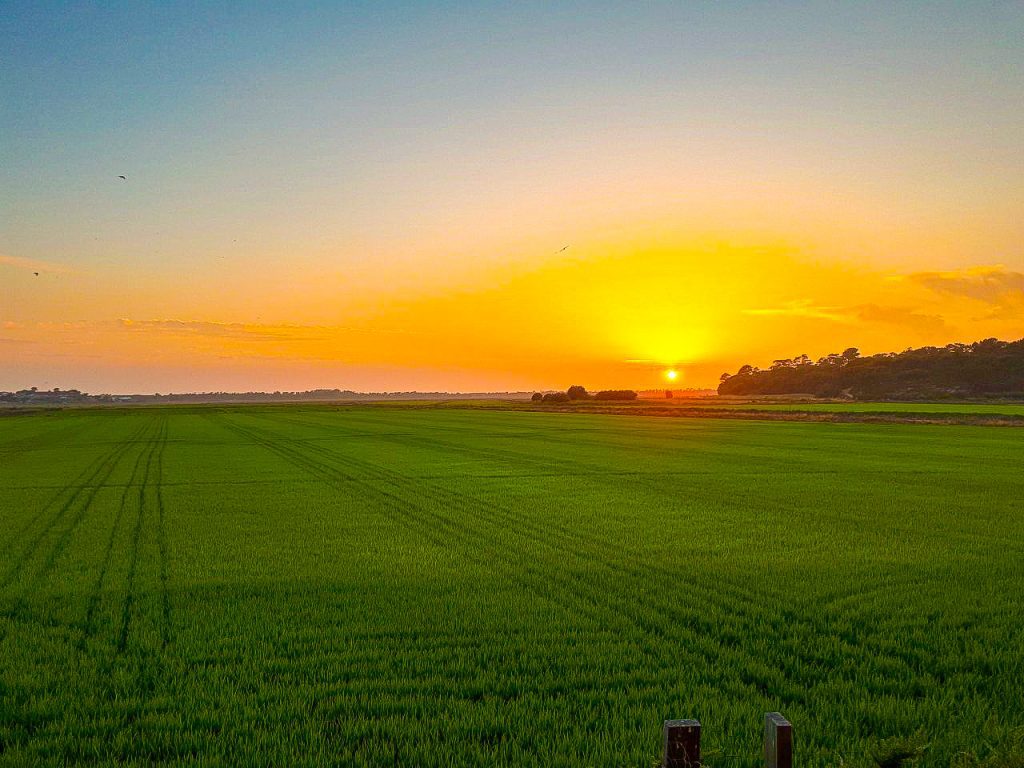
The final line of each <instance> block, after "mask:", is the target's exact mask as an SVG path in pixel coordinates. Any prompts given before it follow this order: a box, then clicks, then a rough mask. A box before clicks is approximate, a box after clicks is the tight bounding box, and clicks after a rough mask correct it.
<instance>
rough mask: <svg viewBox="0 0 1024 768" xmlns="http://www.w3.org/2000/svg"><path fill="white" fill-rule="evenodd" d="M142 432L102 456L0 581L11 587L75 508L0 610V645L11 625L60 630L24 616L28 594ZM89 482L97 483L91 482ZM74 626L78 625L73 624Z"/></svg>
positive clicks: (49, 622) (0, 585)
mask: <svg viewBox="0 0 1024 768" xmlns="http://www.w3.org/2000/svg"><path fill="white" fill-rule="evenodd" d="M145 431H146V425H143V426H142V427H140V428H139V429H138V430H136V432H134V433H133V434H132V435H131V436H130V438H129V439H128V440H125V441H123V442H122V443H119V444H118V446H117V448H115V449H114V451H113V452H112V453H110V454H109V455H108V456H106V457H104V458H103V460H102V462H101V463H100V465H99V466H98V468H97V470H96V472H95V473H94V474H93V476H92V477H91V478H90V483H91V484H90V485H79V486H78V487H77V488H74V489H72V491H71V495H70V496H69V497H68V499H67V501H66V502H65V503H64V504H63V505H62V506H61V508H60V510H59V511H58V512H57V514H56V516H55V517H54V518H53V519H51V520H50V522H49V524H48V525H47V526H46V528H44V530H43V531H42V532H40V534H39V535H38V536H37V537H36V538H35V539H33V541H32V543H31V545H30V547H29V548H28V549H27V550H26V551H25V552H24V553H23V555H22V557H21V558H19V560H18V561H17V562H16V563H15V567H14V568H12V569H11V571H9V572H8V574H7V576H6V577H5V578H4V580H3V581H2V582H0V588H6V587H8V586H10V585H11V583H12V582H13V581H14V579H15V578H16V577H17V575H18V574H19V573H21V571H22V570H23V569H24V567H25V564H26V563H27V562H28V561H29V560H30V559H31V558H32V557H33V555H35V553H36V552H37V551H38V550H39V549H40V545H41V542H42V540H43V538H44V537H45V536H46V535H47V534H48V533H49V532H50V531H51V530H52V529H53V528H54V527H55V526H56V525H57V524H58V523H59V522H60V521H61V520H62V519H64V517H65V516H66V515H67V513H68V512H69V510H71V509H72V508H73V507H75V506H76V505H77V507H78V510H77V514H75V515H74V517H73V518H72V519H71V522H70V524H69V525H68V526H67V527H66V528H65V529H64V531H63V532H62V533H61V535H60V536H59V537H58V539H57V541H56V542H55V543H54V545H53V547H52V549H51V550H50V552H49V555H48V556H47V558H46V560H45V561H44V562H43V566H42V567H41V568H40V569H39V570H38V571H36V572H35V574H33V576H32V577H31V578H30V579H29V580H28V581H27V583H26V584H25V585H24V586H23V587H22V589H21V590H20V591H19V592H18V594H17V595H16V596H15V597H14V603H13V605H12V607H11V608H9V609H6V610H4V611H0V616H2V617H4V618H7V619H8V620H10V621H11V622H12V623H10V624H8V625H7V626H5V627H4V628H3V631H2V632H0V643H2V642H3V641H4V640H5V639H6V638H7V636H8V635H9V634H10V633H11V630H12V629H13V626H14V625H13V622H14V621H20V622H22V623H25V622H28V623H31V624H34V625H38V626H40V627H44V628H56V627H62V626H64V624H63V623H62V622H54V621H52V620H48V619H47V617H45V616H42V617H33V616H30V615H28V613H27V610H26V609H27V608H28V595H29V594H30V593H31V592H32V590H33V589H34V588H36V587H37V586H38V585H39V584H40V583H41V582H42V580H43V579H44V578H45V577H46V576H48V575H49V573H50V571H51V570H52V568H53V566H54V564H55V563H56V561H57V559H58V557H59V556H60V554H61V553H62V552H63V551H64V549H65V548H66V546H67V544H68V542H69V541H70V539H71V537H72V536H73V534H74V533H75V531H76V530H77V528H78V526H79V524H80V523H81V521H82V520H83V519H84V517H85V515H86V513H87V512H88V510H89V509H90V507H91V506H92V503H93V500H94V499H95V498H96V495H97V494H98V493H99V489H100V488H102V487H103V483H105V482H106V480H107V478H109V477H110V476H111V475H112V474H113V473H114V471H115V470H116V468H117V466H118V464H119V463H120V461H121V459H122V458H123V457H124V456H125V454H126V453H128V451H129V449H130V448H131V447H132V446H133V445H134V444H135V442H136V441H137V440H138V439H139V438H140V437H141V436H142V434H143V433H144V432H145ZM93 480H97V482H95V483H92V481H93ZM75 626H78V624H77V622H76V623H75Z"/></svg>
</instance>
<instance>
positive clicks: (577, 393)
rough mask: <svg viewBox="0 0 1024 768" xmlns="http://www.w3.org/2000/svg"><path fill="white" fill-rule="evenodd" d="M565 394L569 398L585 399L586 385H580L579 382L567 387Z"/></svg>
mask: <svg viewBox="0 0 1024 768" xmlns="http://www.w3.org/2000/svg"><path fill="white" fill-rule="evenodd" d="M565 394H567V395H568V396H569V399H570V400H586V399H587V397H588V395H587V389H586V387H581V386H580V385H579V384H574V385H573V386H571V387H569V389H568V390H567V391H566V393H565Z"/></svg>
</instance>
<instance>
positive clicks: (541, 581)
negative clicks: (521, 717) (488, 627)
mask: <svg viewBox="0 0 1024 768" xmlns="http://www.w3.org/2000/svg"><path fill="white" fill-rule="evenodd" d="M225 426H227V427H228V428H229V429H233V430H235V431H236V432H237V433H238V434H240V435H242V436H243V437H246V438H247V439H249V440H250V441H252V442H255V443H257V444H258V445H262V446H264V447H265V448H267V449H268V450H270V451H271V452H273V453H276V454H277V455H279V456H281V457H282V458H284V459H285V460H286V461H289V462H290V463H292V464H293V465H295V466H297V467H299V468H300V469H302V470H304V471H306V472H307V473H309V474H311V475H313V476H315V477H317V478H318V479H321V480H322V481H324V482H325V483H327V484H328V485H330V486H332V487H335V488H339V487H340V488H342V489H344V490H349V489H351V488H352V487H354V488H356V489H358V490H361V491H363V492H364V493H365V494H366V495H369V496H376V497H378V498H382V499H384V500H386V501H387V502H388V503H387V504H386V509H387V510H389V511H391V512H392V513H393V514H395V515H396V516H397V517H398V518H399V519H400V520H402V521H404V522H405V523H406V524H407V525H408V526H409V527H410V528H411V529H412V530H414V531H416V532H417V533H418V534H420V535H422V536H423V537H424V538H426V539H427V540H429V541H431V542H432V543H434V544H435V545H437V546H439V547H441V548H449V547H451V546H452V545H455V546H458V547H459V548H460V549H461V550H462V551H463V554H464V556H465V557H466V558H467V559H469V560H473V561H475V562H477V563H480V564H482V565H484V566H485V567H493V566H494V564H496V563H497V564H500V565H501V566H502V567H503V569H504V571H505V573H504V574H503V575H504V576H506V577H507V578H508V579H509V580H511V581H512V582H514V583H516V584H518V585H519V586H520V587H521V588H522V589H524V590H526V591H527V592H529V593H531V594H533V595H535V596H537V597H539V598H541V599H543V600H545V601H547V602H549V603H551V604H553V605H557V606H559V607H560V608H562V609H563V610H565V611H566V613H567V614H568V615H570V616H573V615H577V614H583V615H586V616H587V617H588V618H589V619H590V620H591V621H593V622H594V624H595V625H596V626H598V627H607V623H608V619H609V618H610V617H612V616H614V617H616V619H617V620H618V623H619V624H620V625H622V626H623V628H627V627H628V628H629V629H632V630H633V633H634V635H633V639H632V642H633V646H634V648H635V650H636V651H637V652H638V653H640V654H641V655H643V656H646V657H647V658H648V660H649V661H650V662H652V663H656V664H658V665H659V666H665V663H666V661H670V663H671V665H672V666H673V667H679V666H680V664H681V662H684V661H686V662H690V663H692V664H696V665H703V669H704V670H705V672H710V671H712V670H714V672H715V673H716V674H719V675H720V674H721V671H720V670H721V669H722V667H721V666H720V665H718V664H715V661H716V660H717V659H716V658H715V657H714V656H713V655H712V653H711V652H710V651H708V650H705V649H703V648H702V647H701V646H702V645H704V644H706V643H702V642H701V640H705V641H706V640H707V639H709V638H706V637H703V638H702V637H701V636H700V635H699V634H698V633H694V632H692V631H689V632H687V634H688V635H689V636H690V637H689V640H690V642H688V643H687V644H686V645H683V646H676V647H673V648H672V651H671V659H670V660H669V659H666V658H664V656H665V653H666V651H665V649H664V648H662V647H661V646H660V643H651V642H650V640H651V639H659V638H661V639H663V638H665V637H666V636H667V635H668V632H667V631H666V629H667V627H666V620H665V617H664V616H660V618H661V620H660V621H657V620H653V621H652V619H653V618H654V616H652V615H651V614H650V613H648V614H645V613H644V612H642V611H638V610H636V604H635V601H631V600H630V599H629V597H628V596H625V597H623V596H619V595H616V596H615V599H614V600H610V599H609V598H610V594H609V593H608V592H607V591H601V590H599V589H596V588H594V587H593V586H592V584H591V583H589V582H588V581H587V580H586V579H584V578H582V577H581V576H578V575H574V574H569V573H565V572H561V571H558V570H556V569H553V568H551V567H549V565H550V564H548V563H545V562H542V563H540V564H539V565H534V564H531V563H530V562H529V561H527V560H517V559H515V558H514V557H510V556H509V555H508V554H507V552H506V550H505V549H504V548H501V547H497V546H495V542H494V540H493V539H492V538H490V537H488V536H487V535H486V534H484V533H482V532H480V531H476V530H473V529H471V528H468V527H466V526H464V525H459V524H458V523H456V522H455V521H453V520H451V519H450V518H447V517H445V516H443V515H439V514H437V513H434V512H431V511H429V510H427V509H425V508H423V507H422V506H418V505H416V504H414V503H412V502H410V501H409V500H408V499H405V498H403V497H401V496H399V495H397V494H396V493H393V492H392V491H389V490H386V489H385V488H382V487H380V485H379V484H376V483H372V482H369V481H367V480H364V479H362V478H358V477H355V476H353V475H348V474H345V473H343V472H342V471H341V470H340V469H339V468H337V467H332V466H330V465H327V464H323V463H322V462H320V461H317V460H313V459H311V458H310V457H308V456H305V455H303V454H302V453H301V452H298V451H296V450H295V449H293V448H291V447H288V446H287V445H286V444H285V443H286V442H287V441H281V442H278V441H272V440H268V439H266V438H264V437H263V436H261V435H260V434H258V433H254V432H252V431H249V430H247V429H245V428H244V427H240V426H239V425H237V424H234V423H230V422H228V423H226V424H225ZM441 534H443V535H441ZM578 556H580V557H583V556H582V555H578ZM555 587H557V588H560V589H556V588H555ZM631 608H632V610H631ZM655 615H656V614H655ZM679 629H680V630H684V629H686V627H680V628H679ZM679 639H686V638H679ZM723 682H724V681H723ZM732 682H734V683H740V682H741V681H739V680H733V681H732ZM750 688H752V689H753V688H754V686H750Z"/></svg>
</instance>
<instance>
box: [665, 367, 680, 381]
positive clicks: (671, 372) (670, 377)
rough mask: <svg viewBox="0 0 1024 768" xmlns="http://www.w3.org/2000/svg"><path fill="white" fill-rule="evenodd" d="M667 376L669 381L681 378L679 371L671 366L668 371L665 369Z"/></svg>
mask: <svg viewBox="0 0 1024 768" xmlns="http://www.w3.org/2000/svg"><path fill="white" fill-rule="evenodd" d="M665 378H666V379H668V380H669V381H675V380H676V379H678V378H679V371H677V370H675V369H674V368H669V369H668V370H667V371H665Z"/></svg>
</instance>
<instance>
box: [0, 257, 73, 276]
mask: <svg viewBox="0 0 1024 768" xmlns="http://www.w3.org/2000/svg"><path fill="white" fill-rule="evenodd" d="M0 266H6V267H12V268H14V269H21V270H24V271H26V272H48V273H50V274H55V275H60V274H67V273H69V272H73V271H74V270H72V269H71V268H70V267H66V266H64V265H63V264H54V263H53V262H50V261H41V260H39V259H26V258H23V257H21V256H8V255H6V254H3V253H0Z"/></svg>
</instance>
